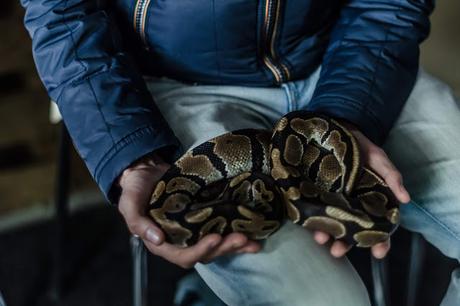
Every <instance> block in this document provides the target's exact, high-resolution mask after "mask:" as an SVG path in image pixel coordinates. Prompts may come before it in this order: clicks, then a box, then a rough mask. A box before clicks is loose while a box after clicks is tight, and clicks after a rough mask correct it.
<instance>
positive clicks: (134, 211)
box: [118, 190, 164, 245]
mask: <svg viewBox="0 0 460 306" xmlns="http://www.w3.org/2000/svg"><path fill="white" fill-rule="evenodd" d="M144 200H145V199H144V196H142V195H139V193H137V192H133V191H129V190H128V191H124V192H123V193H122V195H121V196H120V201H119V204H118V209H119V211H120V213H121V214H122V215H123V218H124V219H125V221H126V225H127V226H128V229H129V231H130V232H131V233H132V234H135V235H138V236H139V237H141V238H142V240H147V241H149V242H151V243H153V244H155V245H159V244H161V243H163V241H164V234H163V231H162V230H161V229H160V228H159V227H158V226H156V225H155V224H154V223H153V221H152V220H150V219H149V218H147V217H145V213H144V207H145V203H146V202H144Z"/></svg>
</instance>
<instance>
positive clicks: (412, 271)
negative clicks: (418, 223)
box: [406, 233, 426, 306]
mask: <svg viewBox="0 0 460 306" xmlns="http://www.w3.org/2000/svg"><path fill="white" fill-rule="evenodd" d="M425 248H426V245H425V241H424V240H423V237H422V235H420V234H418V233H412V240H411V246H410V261H409V273H408V277H407V300H406V305H407V306H415V305H417V292H418V289H419V287H420V279H421V277H420V276H421V273H422V266H423V262H424V260H425Z"/></svg>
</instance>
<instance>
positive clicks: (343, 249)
mask: <svg viewBox="0 0 460 306" xmlns="http://www.w3.org/2000/svg"><path fill="white" fill-rule="evenodd" d="M350 249H351V245H347V244H345V243H344V242H342V241H339V240H337V241H334V243H333V244H332V246H331V255H332V256H334V257H337V258H339V257H342V256H344V255H345V254H346V253H347V252H348V251H349V250H350Z"/></svg>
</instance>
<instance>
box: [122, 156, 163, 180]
mask: <svg viewBox="0 0 460 306" xmlns="http://www.w3.org/2000/svg"><path fill="white" fill-rule="evenodd" d="M162 164H166V162H165V161H164V160H163V159H162V158H161V157H160V156H159V155H158V154H156V153H155V152H152V153H149V154H147V155H144V156H143V157H141V158H139V159H137V160H136V161H134V162H133V163H132V164H131V165H129V166H128V167H127V168H126V169H125V170H123V172H122V173H121V174H120V176H119V177H118V179H117V181H116V183H117V185H118V186H120V187H121V186H122V185H123V181H124V180H125V178H126V177H128V176H129V175H130V174H131V173H133V172H135V171H139V170H146V169H154V168H156V167H158V166H159V165H162Z"/></svg>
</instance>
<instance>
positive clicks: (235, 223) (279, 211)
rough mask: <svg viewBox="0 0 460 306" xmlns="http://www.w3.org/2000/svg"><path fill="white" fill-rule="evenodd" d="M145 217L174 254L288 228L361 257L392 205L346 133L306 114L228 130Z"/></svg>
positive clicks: (192, 159) (392, 222) (164, 187)
mask: <svg viewBox="0 0 460 306" xmlns="http://www.w3.org/2000/svg"><path fill="white" fill-rule="evenodd" d="M147 212H148V215H149V216H151V217H152V218H153V220H154V221H155V222H156V223H157V224H159V225H160V226H161V228H162V229H163V231H164V232H165V233H166V236H167V241H169V242H170V243H174V244H176V245H180V246H190V245H193V244H195V243H196V242H197V241H198V240H199V239H201V237H203V236H204V235H206V234H208V233H220V234H223V235H225V234H228V233H231V232H241V233H244V234H245V235H247V236H248V238H250V239H254V240H260V239H265V238H267V237H268V236H269V235H271V234H272V233H274V232H275V231H276V230H277V229H278V228H279V227H280V226H281V224H282V223H283V222H284V221H285V220H286V219H289V220H291V221H292V222H294V223H296V224H299V225H301V226H303V227H305V228H308V229H311V230H321V231H324V232H327V233H329V234H331V235H332V236H334V237H335V238H336V239H339V240H342V241H344V242H346V243H348V244H351V245H357V246H359V247H370V246H372V245H374V244H376V243H379V242H382V241H385V240H386V239H388V238H389V236H390V235H391V234H392V233H393V232H394V231H395V229H396V228H397V226H398V224H399V203H398V201H397V200H396V198H395V197H394V195H393V193H392V192H391V190H390V189H389V187H388V186H387V185H386V184H385V182H384V180H383V179H382V178H380V177H379V176H378V175H377V174H376V173H375V172H374V171H372V170H371V169H369V168H367V167H365V166H364V165H363V164H362V161H361V158H360V150H359V147H358V144H357V141H356V139H355V138H354V136H353V135H352V134H351V133H350V131H349V130H347V129H346V128H345V127H344V126H342V125H341V124H340V123H338V122H337V121H336V120H334V119H332V118H329V117H326V116H324V115H320V114H316V113H312V112H308V111H296V112H291V113H289V114H287V115H285V116H284V117H282V118H281V119H280V120H279V121H278V122H277V123H276V124H275V126H274V128H273V130H256V129H242V130H237V131H233V132H229V133H226V134H223V135H220V136H217V137H215V138H213V139H210V140H208V141H206V142H204V143H202V144H201V145H198V146H196V147H195V148H193V149H191V150H189V151H187V152H186V153H185V154H184V155H183V156H182V157H181V158H179V159H178V160H177V161H176V162H175V163H174V164H173V165H172V166H171V168H170V169H169V170H168V171H167V172H166V173H165V174H164V175H163V177H162V178H161V180H160V181H159V182H158V183H157V185H156V187H155V188H154V191H153V194H152V198H151V201H150V205H149V206H148V211H147Z"/></svg>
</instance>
